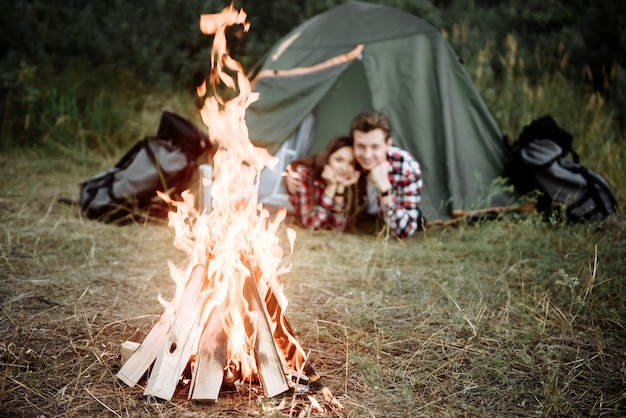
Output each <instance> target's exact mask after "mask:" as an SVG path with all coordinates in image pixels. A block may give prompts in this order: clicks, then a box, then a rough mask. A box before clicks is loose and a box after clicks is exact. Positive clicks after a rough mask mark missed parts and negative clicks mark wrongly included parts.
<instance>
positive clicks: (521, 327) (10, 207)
mask: <svg viewBox="0 0 626 418" xmlns="http://www.w3.org/2000/svg"><path fill="white" fill-rule="evenodd" d="M0 167H2V178H3V179H4V181H3V182H1V184H0V203H1V205H0V216H1V218H2V220H3V221H2V228H1V229H0V257H1V260H0V306H1V311H0V367H1V373H2V379H1V383H0V416H7V417H8V416H11V417H20V416H23V417H32V416H46V417H53V416H76V417H79V416H80V417H82V416H94V417H96V416H102V417H104V416H107V417H108V416H120V417H122V416H124V417H126V416H131V417H135V416H162V417H180V416H186V417H194V416H216V417H219V416H224V417H226V416H276V417H277V416H288V415H291V416H309V414H310V416H338V417H364V416H372V417H404V416H424V417H433V416H442V417H444V416H481V417H482V416H489V417H496V416H497V417H500V416H528V417H531V416H532V417H536V416H621V415H623V414H624V412H625V409H624V408H625V407H624V404H625V403H626V399H625V392H624V387H626V365H625V361H626V332H625V331H626V329H625V320H626V306H625V301H624V296H623V295H624V294H625V289H624V279H625V277H626V265H625V264H624V260H625V259H626V254H625V252H626V227H625V226H624V223H623V222H622V221H621V220H619V219H618V220H616V221H612V222H608V223H606V224H604V225H601V226H599V225H569V226H565V225H548V224H546V223H543V222H541V221H540V220H539V219H538V218H536V217H534V216H532V215H528V216H525V217H523V218H520V217H517V216H511V217H507V218H502V219H500V220H497V221H490V222H486V223H481V224H461V225H458V226H455V227H452V228H443V227H432V228H429V229H428V230H426V231H425V232H423V233H420V234H418V235H417V236H415V237H413V238H410V239H408V240H406V241H405V242H398V241H396V240H395V239H388V240H385V239H377V238H376V237H375V236H373V235H364V234H361V235H359V234H343V235H336V234H333V233H330V232H318V233H311V232H309V231H305V230H302V229H296V231H297V238H296V244H295V252H294V254H293V256H292V261H293V267H292V271H291V272H290V273H289V274H287V275H286V276H285V277H284V279H285V282H286V293H287V297H288V299H289V301H290V305H289V308H288V310H287V315H288V316H289V319H290V321H291V323H292V325H293V326H294V328H295V332H296V334H297V337H298V340H299V341H300V343H301V344H302V345H303V347H304V349H305V350H306V351H308V350H310V352H311V361H312V363H313V365H314V367H315V369H316V371H317V372H318V374H320V375H321V384H322V385H325V386H327V387H329V388H330V389H331V391H332V392H333V393H334V394H335V396H336V397H337V399H338V400H339V402H340V403H341V404H342V406H343V409H338V408H337V407H333V406H331V405H330V404H328V403H327V402H325V401H324V399H323V396H322V395H321V393H320V391H319V387H314V388H313V391H312V393H311V395H312V396H315V397H316V398H317V399H318V400H319V401H320V403H321V405H322V407H323V409H324V412H319V411H315V410H313V411H311V402H310V401H309V400H308V399H307V398H306V397H294V396H293V395H292V394H290V393H288V394H286V395H284V396H278V397H277V398H274V399H270V400H268V399H264V398H263V397H261V396H259V395H258V387H255V386H254V385H252V386H246V385H244V386H241V387H240V388H239V389H238V390H237V391H227V392H223V393H222V394H221V395H220V399H218V401H217V402H216V403H215V404H211V405H207V404H195V403H192V402H190V401H188V400H187V399H186V397H185V395H184V393H179V394H177V395H175V397H174V398H173V399H172V400H171V401H161V400H157V399H152V398H146V397H144V396H143V385H144V384H145V380H142V381H141V382H140V384H139V385H138V386H136V387H133V388H129V387H127V386H126V385H125V384H123V383H122V382H120V381H118V380H117V379H116V377H115V373H116V372H117V370H119V367H120V359H119V349H120V344H121V343H122V342H124V341H127V340H133V341H137V342H141V341H142V340H143V338H144V337H145V335H146V333H147V332H148V331H149V330H150V329H151V328H152V325H153V324H154V322H155V321H156V319H157V317H158V315H160V313H161V312H162V308H161V305H160V304H159V303H158V301H157V296H158V295H159V294H162V295H163V296H164V297H165V298H166V299H169V298H171V297H172V295H173V292H174V288H175V285H174V283H173V281H172V280H171V278H170V276H169V271H168V267H167V263H166V260H167V259H171V260H172V261H174V262H175V263H179V262H181V261H182V260H184V255H183V254H182V253H180V251H178V250H176V249H174V247H173V245H172V241H173V230H172V229H170V228H168V227H167V226H166V225H165V224H164V223H151V224H135V225H129V226H125V227H117V226H113V225H105V224H101V223H98V222H94V221H88V220H86V219H84V218H82V217H81V215H80V213H79V211H78V209H77V208H76V207H71V206H67V205H64V204H61V203H59V202H58V199H59V198H61V197H69V198H75V197H76V196H77V191H78V186H77V184H78V182H79V181H80V180H81V179H84V178H86V177H88V176H91V175H92V174H94V172H95V171H96V170H94V169H93V167H89V166H85V165H83V166H81V165H80V164H73V163H72V162H71V161H69V160H64V159H59V158H56V159H36V158H33V155H28V154H26V153H24V152H23V151H22V152H20V151H15V152H11V153H5V154H3V155H2V156H0ZM285 229H286V226H283V227H282V228H281V230H280V234H281V236H282V237H283V238H284V237H285V233H284V232H285ZM281 401H284V404H283V405H282V406H281V405H280V402H281ZM298 414H301V415H298Z"/></svg>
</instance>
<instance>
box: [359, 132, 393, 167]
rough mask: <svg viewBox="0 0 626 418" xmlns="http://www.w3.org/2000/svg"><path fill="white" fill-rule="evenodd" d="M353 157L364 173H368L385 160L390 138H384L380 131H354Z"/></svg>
mask: <svg viewBox="0 0 626 418" xmlns="http://www.w3.org/2000/svg"><path fill="white" fill-rule="evenodd" d="M352 137H353V139H354V157H355V158H356V160H357V161H358V162H359V164H360V165H361V168H362V169H363V170H365V171H370V170H371V169H373V168H374V167H376V166H377V165H378V164H380V163H382V162H383V161H386V160H387V149H388V148H389V145H391V138H385V134H384V132H383V131H382V129H374V130H373V131H369V132H362V131H354V132H353V134H352Z"/></svg>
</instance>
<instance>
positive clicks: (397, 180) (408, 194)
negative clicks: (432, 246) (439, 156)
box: [377, 146, 422, 238]
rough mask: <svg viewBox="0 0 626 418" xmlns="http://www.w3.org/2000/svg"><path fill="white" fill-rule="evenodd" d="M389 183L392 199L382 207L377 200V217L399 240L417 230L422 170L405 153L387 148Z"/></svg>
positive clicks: (419, 222)
mask: <svg viewBox="0 0 626 418" xmlns="http://www.w3.org/2000/svg"><path fill="white" fill-rule="evenodd" d="M387 161H388V162H389V181H390V183H391V189H392V192H393V195H392V197H391V200H390V202H389V203H388V204H387V205H385V206H384V207H383V205H382V204H381V200H380V197H378V202H377V203H378V208H379V215H381V216H382V217H383V219H384V220H385V222H386V223H387V224H389V229H390V230H391V231H392V232H393V233H394V234H396V236H398V237H399V238H407V237H410V236H411V235H413V234H414V233H415V231H417V230H418V229H419V228H420V226H421V211H420V203H421V201H422V170H421V167H420V165H419V163H418V162H417V161H416V160H415V158H413V156H412V155H411V154H409V153H408V152H406V151H404V150H402V149H400V148H396V147H393V146H391V147H389V149H388V151H387Z"/></svg>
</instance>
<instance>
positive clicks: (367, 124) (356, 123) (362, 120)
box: [350, 110, 391, 139]
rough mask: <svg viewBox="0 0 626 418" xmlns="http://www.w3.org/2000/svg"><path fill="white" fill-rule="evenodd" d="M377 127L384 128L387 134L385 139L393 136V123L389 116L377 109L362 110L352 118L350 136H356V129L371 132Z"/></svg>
mask: <svg viewBox="0 0 626 418" xmlns="http://www.w3.org/2000/svg"><path fill="white" fill-rule="evenodd" d="M375 129H380V130H382V131H383V133H384V134H385V139H389V137H391V124H390V123H389V119H388V118H387V116H385V115H384V114H382V113H380V112H377V111H375V110H374V111H368V112H362V113H360V114H358V115H357V116H356V117H355V118H354V119H352V124H351V125H350V136H351V137H353V136H354V131H361V132H370V131H373V130H375Z"/></svg>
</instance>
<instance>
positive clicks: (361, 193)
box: [290, 135, 367, 226]
mask: <svg viewBox="0 0 626 418" xmlns="http://www.w3.org/2000/svg"><path fill="white" fill-rule="evenodd" d="M353 143H354V141H353V140H352V137H351V136H345V135H341V136H336V137H334V138H332V139H331V140H329V141H328V143H327V144H326V146H325V147H324V148H323V149H322V150H321V151H320V152H319V153H317V154H313V155H309V156H308V157H304V158H300V159H298V160H294V161H292V162H291V164H290V165H291V168H292V169H294V170H295V169H296V168H297V167H298V166H305V167H307V168H308V169H309V176H308V182H309V187H308V189H309V191H310V192H311V195H310V196H308V199H309V202H311V203H314V202H313V199H314V196H313V193H314V187H313V183H314V182H315V180H317V179H320V178H321V177H322V172H323V171H324V167H325V166H326V164H328V160H329V159H330V156H331V155H333V154H334V153H335V152H336V151H337V150H339V149H341V148H344V147H350V148H352V146H353ZM354 168H355V170H359V171H360V170H361V167H360V166H359V163H358V162H357V161H356V160H354ZM360 180H361V179H359V181H358V182H357V183H356V184H354V185H352V186H350V187H348V188H347V189H346V193H345V194H346V208H347V210H348V213H349V224H350V225H351V226H354V220H355V218H356V214H357V213H358V212H359V211H360V210H362V209H363V207H364V205H366V203H364V202H365V196H367V190H366V185H367V183H366V182H363V181H360ZM364 185H365V186H364Z"/></svg>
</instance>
